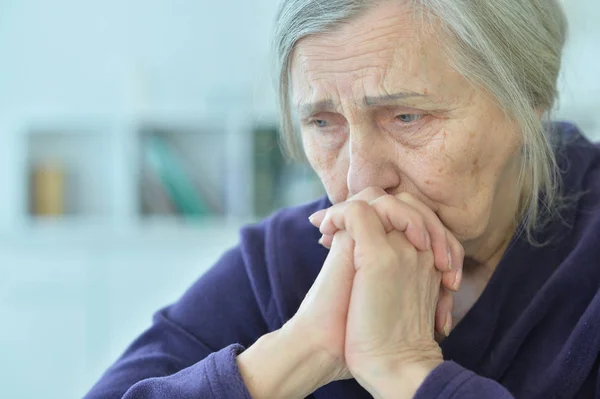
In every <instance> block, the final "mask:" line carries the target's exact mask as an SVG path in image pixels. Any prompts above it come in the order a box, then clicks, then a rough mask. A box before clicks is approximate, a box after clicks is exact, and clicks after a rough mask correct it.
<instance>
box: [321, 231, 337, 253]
mask: <svg viewBox="0 0 600 399" xmlns="http://www.w3.org/2000/svg"><path fill="white" fill-rule="evenodd" d="M333 237H334V236H332V235H329V234H323V236H321V239H320V240H319V244H321V245H322V246H324V247H325V248H327V249H331V245H332V244H333Z"/></svg>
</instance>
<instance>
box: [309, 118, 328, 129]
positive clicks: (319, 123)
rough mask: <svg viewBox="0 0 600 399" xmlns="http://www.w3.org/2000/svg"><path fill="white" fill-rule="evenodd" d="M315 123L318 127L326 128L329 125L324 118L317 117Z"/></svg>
mask: <svg viewBox="0 0 600 399" xmlns="http://www.w3.org/2000/svg"><path fill="white" fill-rule="evenodd" d="M313 123H314V124H315V126H316V127H320V128H324V127H327V125H328V124H327V121H325V120H323V119H315V120H314V121H313Z"/></svg>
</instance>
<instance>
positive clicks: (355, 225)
mask: <svg viewBox="0 0 600 399" xmlns="http://www.w3.org/2000/svg"><path fill="white" fill-rule="evenodd" d="M337 230H347V231H348V233H349V234H350V236H351V237H352V239H353V240H354V241H355V242H356V245H359V244H360V245H361V246H364V248H365V249H366V250H369V249H372V250H373V251H377V250H378V248H379V249H380V248H381V247H383V246H385V245H386V243H387V235H386V232H385V230H384V228H383V225H382V224H381V220H380V219H379V216H378V215H377V213H376V212H375V209H373V207H372V206H371V205H369V204H368V203H366V202H364V201H357V200H351V201H346V202H341V203H339V204H336V205H334V206H332V207H331V208H329V210H328V211H327V215H326V216H325V219H323V222H322V223H321V228H320V231H321V233H322V234H331V232H332V231H334V232H335V231H337Z"/></svg>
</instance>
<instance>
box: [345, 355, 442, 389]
mask: <svg viewBox="0 0 600 399" xmlns="http://www.w3.org/2000/svg"><path fill="white" fill-rule="evenodd" d="M443 362H444V359H443V357H442V354H441V351H428V352H415V353H413V354H408V353H402V354H400V355H395V356H385V357H382V358H380V359H378V360H377V361H373V362H366V365H365V367H361V370H360V371H356V372H355V371H353V370H351V371H352V374H353V375H354V377H355V378H356V380H357V381H358V382H359V383H360V385H362V386H363V388H365V389H366V390H367V391H369V393H370V394H371V395H372V396H373V397H374V398H375V399H388V398H394V399H396V398H398V399H400V398H401V399H409V398H413V397H414V396H415V394H416V393H417V391H418V390H419V388H420V387H421V385H423V383H424V382H425V380H426V379H427V377H428V376H429V374H431V372H432V371H433V370H434V369H435V368H437V367H438V366H439V365H441V364H442V363H443Z"/></svg>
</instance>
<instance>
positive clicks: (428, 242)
mask: <svg viewBox="0 0 600 399" xmlns="http://www.w3.org/2000/svg"><path fill="white" fill-rule="evenodd" d="M425 248H426V249H431V237H429V233H425Z"/></svg>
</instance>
